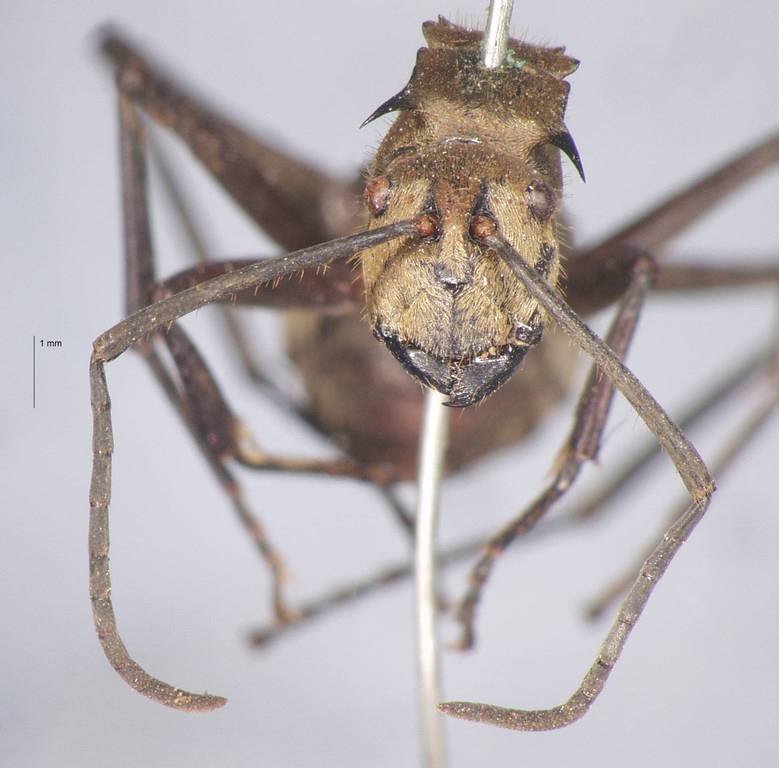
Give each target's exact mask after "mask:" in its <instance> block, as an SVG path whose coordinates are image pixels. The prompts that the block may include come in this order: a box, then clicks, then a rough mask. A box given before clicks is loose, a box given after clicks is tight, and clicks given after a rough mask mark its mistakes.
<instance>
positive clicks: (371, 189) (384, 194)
mask: <svg viewBox="0 0 779 768" xmlns="http://www.w3.org/2000/svg"><path fill="white" fill-rule="evenodd" d="M391 186H392V185H391V184H390V180H389V179H388V178H387V177H386V176H379V177H377V178H375V179H371V180H370V181H369V182H368V183H367V184H366V185H365V203H366V205H367V206H368V210H370V212H371V213H372V214H373V215H374V216H381V215H382V214H383V213H385V212H386V210H387V206H388V205H389V198H390V187H391Z"/></svg>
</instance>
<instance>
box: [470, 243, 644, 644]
mask: <svg viewBox="0 0 779 768" xmlns="http://www.w3.org/2000/svg"><path fill="white" fill-rule="evenodd" d="M653 272H654V264H653V263H652V262H651V261H650V260H649V259H648V258H647V257H643V258H641V259H639V260H637V261H636V262H635V268H634V273H635V276H634V280H633V282H632V283H631V285H630V287H629V288H628V291H627V292H626V293H625V295H624V297H623V300H622V302H621V304H620V307H619V310H618V311H617V314H616V316H615V318H614V320H613V322H612V325H611V327H610V329H609V332H608V335H607V337H606V344H607V345H608V346H609V347H610V348H611V350H613V354H614V355H616V357H617V358H618V359H620V360H621V359H622V358H624V356H625V354H626V353H627V350H628V346H629V345H630V341H631V339H632V337H633V332H634V331H635V328H636V325H637V323H638V318H639V315H640V312H641V307H642V304H643V301H644V298H645V296H646V293H647V291H648V290H649V287H650V284H651V280H652V273H653ZM613 395H614V385H613V384H612V382H611V381H610V379H608V378H607V377H606V376H603V375H602V374H601V372H600V370H599V368H598V366H597V365H593V366H592V369H591V371H590V374H589V376H588V378H587V381H586V383H585V385H584V387H583V389H582V394H581V397H580V398H579V402H578V404H577V406H576V416H575V419H574V425H573V429H572V430H571V433H570V434H569V436H568V439H567V440H566V442H565V444H564V445H563V448H562V450H561V451H560V454H559V457H558V459H557V461H556V471H555V476H554V478H553V480H552V481H551V483H549V485H548V486H547V487H546V488H545V489H544V491H543V492H542V493H541V495H540V496H539V497H538V498H536V499H535V500H534V501H533V502H532V503H531V504H530V505H529V506H528V507H527V508H526V509H525V510H523V511H522V512H521V513H520V514H519V515H518V516H517V517H516V518H515V519H513V520H511V521H510V522H509V523H508V524H507V525H506V526H504V527H503V528H502V529H501V530H500V531H499V532H498V533H497V534H496V535H495V536H493V537H492V538H490V540H489V541H488V542H487V544H486V545H485V546H484V548H483V550H482V553H481V557H480V558H479V560H478V561H477V563H476V565H474V567H473V568H472V569H471V572H470V574H469V577H468V590H467V592H466V594H465V596H464V597H463V599H462V601H461V602H460V605H459V606H458V609H457V612H456V617H457V620H458V621H459V622H460V624H461V626H462V634H461V637H460V640H459V641H458V643H457V647H458V648H459V649H461V650H465V649H468V648H471V647H472V646H473V644H474V628H473V624H474V616H475V611H476V605H477V603H478V601H479V598H480V597H481V592H482V589H483V587H484V584H485V583H486V581H487V579H488V577H489V575H490V572H491V571H492V568H493V566H494V564H495V561H496V560H497V558H498V557H499V556H500V555H501V554H502V553H503V552H504V551H505V549H506V548H507V547H508V546H509V545H510V544H511V543H512V542H513V541H514V539H515V538H516V537H517V536H520V535H523V534H526V533H527V532H529V531H530V530H531V529H532V528H534V527H535V525H536V524H537V523H538V521H539V520H541V518H542V517H543V516H544V515H545V514H546V513H547V512H548V511H549V510H550V509H551V507H552V505H553V504H554V503H555V502H556V501H557V500H558V499H559V498H560V497H561V496H563V495H564V494H565V493H566V492H567V491H568V490H569V489H570V488H571V486H572V485H573V483H574V481H575V480H576V478H577V476H578V474H579V471H580V469H581V466H582V464H583V463H584V462H585V461H593V460H595V459H596V458H597V455H598V451H599V448H600V440H601V435H602V433H603V429H604V427H605V424H606V419H607V417H608V413H609V409H610V407H611V402H612V399H613Z"/></svg>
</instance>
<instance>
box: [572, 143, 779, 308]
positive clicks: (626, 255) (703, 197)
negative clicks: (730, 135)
mask: <svg viewBox="0 0 779 768" xmlns="http://www.w3.org/2000/svg"><path fill="white" fill-rule="evenodd" d="M777 162H779V134H773V135H771V136H768V137H767V138H766V139H764V140H763V141H761V142H759V143H758V144H756V145H755V146H753V147H751V148H749V149H747V150H746V151H745V152H742V153H741V154H739V155H737V156H736V157H734V158H732V159H731V160H729V161H728V162H726V163H724V164H723V165H721V166H720V167H719V168H717V169H715V170H714V171H713V172H711V173H709V174H707V175H705V176H704V177H702V178H701V179H699V180H697V181H695V182H693V183H692V184H690V185H689V186H687V187H685V188H684V189H682V190H681V191H680V192H678V193H676V194H674V195H672V196H671V197H669V198H668V199H667V200H665V201H663V202H661V203H659V204H658V205H657V206H655V207H654V208H652V209H651V210H650V211H649V213H647V214H646V215H644V216H642V217H640V218H638V219H637V220H635V221H633V222H631V223H630V224H628V225H627V226H626V227H623V228H622V229H620V230H619V231H618V232H616V233H615V234H613V235H612V236H610V237H608V238H607V239H606V240H603V241H602V242H600V243H598V244H597V245H595V246H593V247H591V248H588V249H585V250H579V251H575V252H574V253H573V255H572V256H571V257H570V259H569V260H568V262H567V264H566V271H567V273H568V278H567V285H566V289H565V295H566V301H567V302H568V303H569V304H570V305H571V307H573V309H574V310H575V311H576V312H578V313H579V314H588V313H591V312H595V311H597V310H598V309H601V308H603V307H606V306H608V305H609V304H610V303H611V302H612V301H614V300H615V299H617V298H618V297H619V296H620V295H621V294H622V292H623V291H624V290H625V288H626V286H627V284H628V282H629V280H630V275H631V264H632V261H633V259H634V258H635V251H634V250H633V249H632V248H639V249H643V250H646V251H648V252H650V253H653V254H658V253H660V251H661V250H662V249H663V248H664V247H665V246H666V244H667V243H668V242H669V241H670V240H671V239H672V238H674V237H675V236H676V235H678V234H680V233H681V232H683V231H684V230H685V229H686V228H687V227H688V226H690V225H691V224H693V223H695V222H696V221H697V220H698V219H699V218H700V217H701V216H703V215H704V214H705V213H707V212H708V211H709V210H710V209H711V208H712V207H713V206H714V205H716V204H717V203H719V202H720V201H722V200H724V199H725V198H726V197H727V196H728V195H730V194H732V193H733V192H735V191H737V190H738V189H740V188H741V187H742V186H744V184H746V183H747V182H748V181H750V180H751V179H753V178H755V177H756V176H758V175H759V174H760V173H762V172H764V171H766V170H768V169H769V168H770V167H771V166H773V165H774V164H776V163H777ZM625 246H632V248H626V247H625ZM664 269H666V268H665V267H661V269H660V273H659V275H658V282H659V285H660V286H662V285H663V271H664ZM667 269H669V272H673V271H674V268H673V267H668V268H667ZM755 269H759V268H755V267H743V265H741V264H740V263H737V264H736V265H734V267H733V268H732V269H730V270H728V271H729V273H730V277H729V280H730V282H728V283H724V282H721V283H720V284H738V283H744V282H751V281H752V279H751V278H750V275H751V276H752V278H754V279H757V275H756V274H755ZM695 270H696V271H697V279H698V281H699V282H704V283H705V282H706V281H707V280H708V278H707V277H706V275H705V272H707V271H711V272H712V273H713V274H715V275H716V274H719V279H720V280H722V279H723V278H724V277H725V274H724V271H723V270H720V269H719V268H717V267H696V268H695ZM677 277H679V276H678V275H677ZM713 279H714V278H712V280H713ZM772 279H774V280H775V279H776V272H775V270H774V271H773V272H772ZM687 282H688V283H689V280H688V281H687ZM685 287H690V286H689V285H687V286H685Z"/></svg>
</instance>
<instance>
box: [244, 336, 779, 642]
mask: <svg viewBox="0 0 779 768" xmlns="http://www.w3.org/2000/svg"><path fill="white" fill-rule="evenodd" d="M769 359H770V358H769V352H766V350H765V349H763V350H760V351H759V352H758V353H757V354H754V355H751V356H750V357H749V358H748V359H746V360H745V361H744V362H743V363H742V364H741V365H739V367H738V368H737V369H736V370H734V371H732V372H731V373H729V374H728V376H727V377H726V378H724V379H723V380H722V381H721V382H717V383H716V385H715V386H713V387H712V388H711V389H710V390H709V391H708V392H705V393H704V394H703V396H702V397H701V398H700V400H698V401H697V402H695V403H694V404H693V405H692V406H691V407H690V408H688V409H686V410H685V411H684V412H683V413H682V415H680V417H679V419H678V422H677V423H678V424H679V426H680V427H681V428H682V429H685V430H686V429H688V428H690V427H692V426H694V425H695V424H696V423H697V422H698V421H699V420H700V419H702V418H703V417H704V416H706V415H708V414H710V413H711V412H712V411H714V410H715V409H716V408H718V407H719V406H720V405H722V403H723V401H724V400H725V399H726V398H727V397H730V396H731V395H733V393H734V392H735V391H736V390H737V389H740V388H742V387H743V386H745V385H746V384H747V383H749V382H750V381H751V380H752V379H754V378H755V377H756V376H757V375H758V374H760V373H762V372H763V371H764V370H765V368H766V364H767V361H768V360H769ZM660 456H662V451H661V450H660V449H659V448H658V447H657V445H656V444H652V445H651V446H650V447H649V448H648V449H646V450H643V451H639V452H637V454H636V455H635V456H634V457H633V458H632V459H629V460H628V461H627V462H625V464H624V465H623V467H622V469H620V470H619V471H618V472H617V473H616V475H615V477H614V479H612V480H611V481H610V482H609V483H608V484H607V485H606V486H605V487H604V488H601V489H600V490H599V491H598V492H597V493H596V494H594V495H593V496H592V497H590V498H589V499H587V500H585V501H584V502H582V503H578V504H576V505H575V506H573V507H570V508H569V509H568V511H566V512H564V513H563V514H561V515H560V516H559V517H558V518H555V519H552V520H549V519H546V520H544V521H542V522H541V523H540V524H539V526H538V527H537V528H534V529H533V534H534V535H535V536H541V535H551V534H555V533H557V532H559V531H560V530H562V529H563V528H566V529H567V528H570V527H572V526H576V525H583V524H585V523H587V522H588V521H589V520H590V519H592V518H594V517H595V516H596V515H601V514H602V513H603V511H604V509H605V508H606V507H607V505H608V504H610V503H611V502H613V501H614V499H615V498H616V497H618V496H619V495H620V493H621V492H622V491H623V490H625V489H626V488H627V487H628V486H630V485H631V484H632V483H633V482H635V481H637V480H638V479H640V478H641V477H642V476H643V472H644V471H645V470H646V469H647V468H648V467H649V466H651V465H652V463H653V462H654V461H655V460H657V459H659V458H660ZM490 538H491V537H489V536H485V535H482V536H478V537H474V538H472V539H468V540H467V541H463V542H461V543H460V544H457V545H454V546H452V547H449V548H446V549H443V550H441V552H440V553H439V554H438V556H437V561H438V564H439V566H440V567H442V568H445V567H447V566H449V565H453V564H455V563H458V562H461V561H462V560H465V559H467V558H470V557H473V556H474V555H476V554H478V553H479V552H480V551H481V550H483V549H484V548H485V547H486V545H487V542H488V541H489V539H490ZM412 574H413V563H410V562H406V563H402V562H401V563H397V564H394V565H387V566H384V567H383V568H381V569H379V570H377V571H376V572H375V573H373V574H371V575H368V576H365V577H363V578H361V579H359V580H355V581H353V582H350V583H348V584H344V585H341V586H338V587H335V588H333V589H332V590H329V591H328V592H326V593H324V594H322V595H320V596H319V597H316V598H313V599H311V600H308V601H306V602H304V603H302V604H300V605H298V606H296V611H297V621H296V622H295V623H292V624H289V623H288V624H269V625H266V626H263V627H259V628H258V629H256V630H254V631H253V632H252V633H251V635H250V642H251V643H252V644H253V645H258V646H261V645H265V644H266V643H269V642H271V641H272V640H275V639H276V638H277V637H279V636H280V635H282V634H286V633H287V632H290V631H292V630H294V629H298V628H300V627H302V626H304V625H305V623H306V622H308V621H310V620H312V619H316V618H318V617H320V616H323V615H325V614H326V613H329V612H330V611H331V610H333V609H336V608H340V607H343V606H345V605H348V604H349V603H350V602H352V601H353V600H358V599H360V598H362V597H365V596H367V595H370V594H373V593H374V592H376V591H377V590H380V589H383V588H385V587H390V586H392V585H394V584H397V583H399V582H400V581H402V580H404V579H407V578H410V577H411V575H412Z"/></svg>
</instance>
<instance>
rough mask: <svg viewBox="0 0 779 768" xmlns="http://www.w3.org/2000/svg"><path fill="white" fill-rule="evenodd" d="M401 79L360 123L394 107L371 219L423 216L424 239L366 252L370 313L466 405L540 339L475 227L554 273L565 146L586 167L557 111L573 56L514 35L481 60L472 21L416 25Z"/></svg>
mask: <svg viewBox="0 0 779 768" xmlns="http://www.w3.org/2000/svg"><path fill="white" fill-rule="evenodd" d="M423 31H424V35H425V38H426V40H427V43H428V46H429V47H426V48H422V49H420V50H419V52H418V54H417V61H416V66H415V68H414V72H413V74H412V76H411V79H410V81H409V83H408V85H406V87H405V88H404V89H403V90H402V91H400V92H399V93H398V94H397V95H395V96H393V97H392V98H390V99H389V100H387V101H386V102H384V104H382V105H381V106H380V107H379V108H378V109H377V110H376V111H375V112H374V113H373V114H372V115H371V116H370V117H369V118H368V120H366V123H367V122H369V121H371V120H373V119H375V118H377V117H379V116H381V115H384V114H387V113H389V112H394V111H399V112H400V115H399V116H398V118H397V119H396V121H395V122H394V124H393V125H392V127H391V128H390V129H389V131H388V133H387V135H386V137H385V138H384V140H383V141H382V143H381V145H380V147H379V149H378V152H377V154H376V157H375V159H374V161H373V163H372V165H371V167H370V170H369V174H370V179H369V181H368V183H367V185H366V192H365V198H366V202H367V207H368V211H369V215H370V226H372V227H375V226H380V225H382V224H384V223H387V222H388V221H395V220H402V219H405V218H409V217H413V216H421V217H422V222H423V223H424V226H425V228H426V231H425V232H424V236H423V237H421V238H419V239H411V238H409V239H406V240H399V241H393V242H389V243H386V244H384V245H381V246H378V247H376V248H373V249H371V250H370V251H368V252H366V253H365V254H363V256H362V270H363V281H364V284H365V298H366V309H367V314H368V318H369V320H370V323H371V325H372V328H373V332H374V334H375V335H376V336H377V337H378V338H379V339H381V340H382V341H383V342H384V343H385V344H386V345H387V347H388V348H389V350H390V351H391V352H392V354H393V355H394V356H395V357H396V358H397V359H398V361H400V363H401V365H402V366H403V367H404V368H405V369H406V370H407V371H408V372H409V373H411V374H412V375H414V376H415V377H417V378H418V379H419V380H420V381H421V382H422V383H424V384H426V385H428V386H431V387H434V388H435V389H437V390H439V391H440V392H442V393H444V394H446V395H448V401H447V404H448V405H453V406H467V405H471V404H473V403H476V402H478V401H479V400H481V399H482V398H483V397H485V396H486V395H488V394H490V393H491V392H493V391H494V390H495V389H496V388H497V387H498V386H500V385H501V384H502V383H503V382H504V381H506V379H507V378H508V377H509V376H511V375H512V373H513V372H514V371H515V369H516V368H517V367H518V366H519V365H520V364H521V362H522V360H523V359H524V357H525V355H526V353H527V352H528V350H529V349H530V348H531V347H532V346H533V345H535V344H537V343H538V342H539V341H540V340H541V336H542V333H543V329H544V323H545V319H546V314H545V312H544V310H543V309H542V308H541V307H540V306H539V305H538V303H537V302H536V301H535V300H534V299H532V298H531V297H530V296H529V295H528V293H527V292H526V291H525V290H524V289H523V288H522V285H521V284H520V283H519V281H518V280H517V278H516V277H515V276H514V274H513V273H512V272H511V270H510V268H509V267H508V266H507V265H506V264H505V263H503V261H502V260H501V259H500V258H498V257H497V255H496V254H495V253H494V252H489V250H488V249H486V248H485V247H484V246H483V245H482V244H481V242H480V241H481V240H483V239H484V237H486V236H487V235H489V234H492V233H494V232H495V231H496V230H497V229H500V231H501V232H502V233H503V235H504V236H505V237H506V238H507V239H508V240H509V241H510V242H511V243H512V244H513V245H514V247H515V248H516V249H517V250H518V251H519V252H521V253H522V254H523V255H524V257H525V258H526V259H527V260H528V261H529V263H531V264H533V265H534V266H535V268H536V270H537V272H538V273H539V274H540V275H542V276H543V277H544V279H545V280H546V281H547V282H548V284H549V285H550V286H552V287H555V286H556V285H557V283H558V279H559V277H560V270H561V264H560V249H559V245H558V236H557V231H556V230H557V211H558V206H559V202H560V198H561V194H562V178H561V171H560V150H561V149H562V150H563V151H564V152H566V153H567V154H568V155H569V157H570V158H571V160H572V161H573V162H574V164H575V165H576V167H577V169H578V170H579V172H580V173H582V167H581V163H580V160H579V156H578V153H577V151H576V147H575V144H574V142H573V139H572V138H571V136H570V134H569V133H568V130H567V129H566V127H565V124H564V121H563V119H564V113H565V105H566V101H567V98H568V90H569V84H568V83H567V82H565V80H564V79H563V78H564V77H565V76H566V75H568V74H570V73H571V72H573V71H574V70H575V69H576V67H577V66H578V62H577V61H576V60H575V59H572V58H571V57H570V56H566V55H565V53H564V52H563V50H562V49H559V48H557V49H554V48H551V49H550V48H540V47H536V46H532V45H529V44H526V43H521V42H518V41H513V40H512V41H511V42H510V43H509V46H510V47H509V57H508V61H509V64H510V65H509V66H504V67H501V68H497V69H486V68H484V67H483V66H482V64H481V59H480V56H481V53H480V47H481V39H482V35H481V33H480V32H472V31H468V30H465V29H462V28H460V27H456V26H454V25H452V24H450V23H448V22H447V21H446V20H444V19H440V20H439V21H438V22H437V23H436V22H427V23H425V24H424V26H423Z"/></svg>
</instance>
